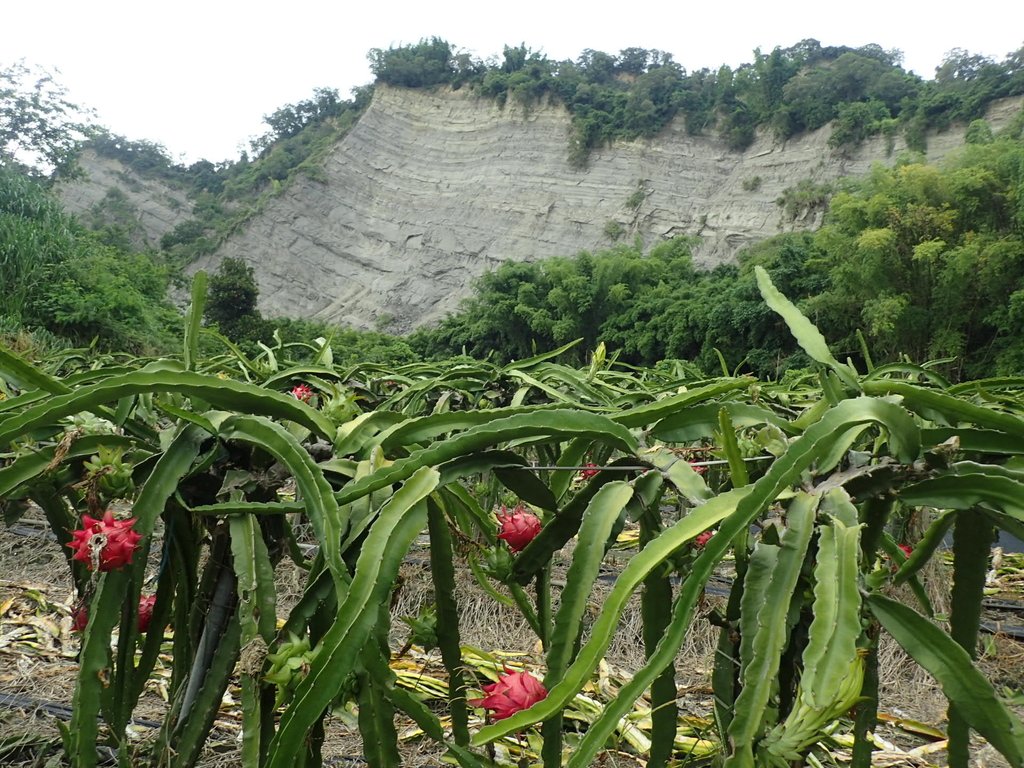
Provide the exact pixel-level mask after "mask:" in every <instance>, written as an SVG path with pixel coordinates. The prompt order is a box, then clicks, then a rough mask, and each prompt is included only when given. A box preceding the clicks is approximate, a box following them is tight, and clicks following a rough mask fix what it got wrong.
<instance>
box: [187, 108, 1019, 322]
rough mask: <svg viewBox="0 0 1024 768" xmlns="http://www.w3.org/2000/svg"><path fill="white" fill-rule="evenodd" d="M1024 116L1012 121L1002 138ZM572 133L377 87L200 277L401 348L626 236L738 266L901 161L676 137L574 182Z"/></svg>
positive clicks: (937, 146)
mask: <svg viewBox="0 0 1024 768" xmlns="http://www.w3.org/2000/svg"><path fill="white" fill-rule="evenodd" d="M1019 106H1020V101H1019V100H1016V101H1014V102H1013V103H1012V104H1003V105H1000V108H999V109H997V110H995V111H994V112H993V114H992V115H991V122H992V124H993V127H994V128H998V127H999V126H1000V125H1001V124H1003V123H1005V122H1006V120H1008V119H1009V118H1010V117H1011V116H1012V115H1013V114H1014V113H1015V111H1016V109H1019ZM569 120H570V119H569V115H568V114H567V113H566V112H565V111H564V110H563V109H561V108H560V107H557V106H546V107H538V108H534V109H530V110H526V109H524V108H522V107H521V106H518V105H509V106H507V107H506V108H505V109H500V108H499V107H498V106H496V105H495V104H494V103H493V102H491V101H489V100H485V99H479V98H476V97H474V96H473V95H472V94H470V93H467V92H450V91H443V92H438V93H427V92H423V91H408V90H400V89H393V88H378V89H377V92H376V95H375V97H374V101H373V104H372V106H371V107H370V109H369V110H368V111H367V112H366V114H365V115H364V116H363V118H362V119H361V120H360V121H359V124H358V125H357V126H356V127H355V128H353V130H352V131H351V132H350V133H349V134H348V135H347V136H346V137H345V138H344V140H342V141H341V142H340V143H339V144H338V145H337V147H336V148H335V149H334V150H333V152H332V153H331V154H330V156H329V157H328V159H327V161H326V163H325V167H324V171H325V178H326V182H320V181H313V180H310V179H302V180H300V181H299V182H297V183H295V184H293V185H292V186H291V187H290V188H289V189H288V190H287V191H286V192H285V193H284V194H282V195H281V196H279V197H277V198H274V199H273V200H271V201H270V202H268V204H267V205H266V207H265V209H264V211H263V213H262V214H261V215H260V216H259V217H258V218H256V219H253V220H252V221H251V222H250V223H249V225H248V226H247V227H246V228H245V230H244V231H242V232H240V233H239V234H237V235H236V236H234V237H233V238H232V239H231V240H229V241H228V242H227V243H226V244H225V245H224V246H223V247H222V248H221V249H220V251H218V253H217V254H215V255H214V256H213V257H211V258H210V259H207V260H205V261H204V262H203V263H202V264H199V265H197V267H198V266H201V267H204V268H207V269H212V268H215V267H216V262H217V261H218V260H219V259H220V258H223V257H225V256H233V257H240V258H243V259H245V260H246V261H248V262H249V263H251V264H252V265H253V266H254V267H255V272H256V275H257V278H258V280H259V284H260V300H261V303H262V309H263V310H264V311H265V312H267V313H268V314H272V315H276V314H282V315H292V316H294V315H300V314H301V315H306V316H311V317H315V318H320V319H323V320H333V321H340V322H343V323H346V324H349V325H352V326H354V327H358V328H372V327H374V326H376V325H384V326H387V327H389V328H391V329H393V330H400V331H406V330H409V329H411V328H413V327H415V326H417V325H420V324H423V323H428V322H431V321H435V320H437V319H439V318H441V317H442V316H444V315H445V314H446V313H448V312H450V311H452V310H453V309H455V308H456V307H457V305H458V302H459V300H460V299H461V298H462V297H464V296H466V295H467V293H468V292H469V289H470V286H471V282H472V280H473V278H475V277H476V276H478V275H480V274H481V273H482V272H484V271H485V270H487V269H491V268H494V267H496V266H497V265H498V264H500V263H501V262H503V261H529V260H534V259H541V258H544V257H549V256H557V255H572V254H575V253H577V252H579V251H581V250H594V249H602V248H607V247H609V246H610V245H611V244H612V241H611V240H610V238H609V236H608V234H607V231H608V230H609V222H613V221H614V222H617V223H618V225H619V227H620V228H621V231H622V233H623V234H622V237H623V238H625V239H626V240H627V241H632V240H633V238H635V237H636V236H638V235H639V236H640V237H641V238H642V239H643V241H644V243H645V244H648V245H649V244H651V243H654V242H657V241H658V240H661V239H663V238H666V237H670V236H673V235H681V234H688V235H699V236H700V237H701V242H700V245H699V246H698V247H697V249H696V254H695V255H696V260H697V261H698V263H702V264H713V263H717V262H721V261H723V260H727V259H730V258H732V257H734V256H735V254H736V252H737V251H738V250H739V249H740V248H742V247H743V246H745V245H748V244H750V243H752V242H756V241H758V240H762V239H764V238H766V237H769V236H771V235H774V234H777V233H778V232H781V231H783V230H786V229H793V228H806V227H809V226H811V227H813V226H816V225H817V224H818V223H819V222H818V220H817V217H818V216H819V215H820V213H818V212H817V211H815V210H813V209H812V210H807V211H803V212H799V213H800V214H802V215H798V217H797V219H796V220H795V221H785V220H783V216H782V211H781V209H780V207H779V206H778V205H777V203H776V200H777V199H778V198H779V196H780V195H781V194H782V193H783V191H784V190H785V189H787V188H788V187H791V186H793V185H795V184H797V183H798V182H799V181H801V180H804V179H809V180H812V181H814V182H816V183H823V182H829V181H833V180H835V179H836V178H838V177H840V176H844V175H849V174H859V173H863V172H865V171H867V170H868V169H869V168H870V166H871V165H872V163H874V162H878V161H887V160H889V159H890V158H894V157H895V156H896V154H898V153H899V152H900V151H901V149H902V147H901V146H900V144H899V142H898V141H897V143H896V145H895V146H894V147H893V148H892V151H889V148H888V147H887V146H886V143H885V140H884V139H882V138H878V139H875V140H872V141H869V142H867V143H865V145H864V146H863V147H861V148H860V149H859V150H858V151H857V152H855V153H853V154H852V155H851V156H844V155H841V154H838V153H836V152H833V151H832V150H831V149H830V148H829V147H828V137H829V130H828V129H827V128H825V129H822V130H820V131H816V132H814V133H811V134H808V135H804V136H800V137H797V138H795V139H791V140H789V141H786V142H777V141H775V140H774V139H773V138H772V137H771V136H770V135H767V134H762V135H761V136H760V137H759V138H758V139H757V141H756V142H755V143H754V144H753V145H752V146H751V147H750V148H749V149H748V150H746V151H745V152H743V153H735V152H730V151H729V150H728V149H727V148H726V147H725V145H724V144H723V143H722V142H720V141H718V140H717V139H716V138H713V137H694V136H690V135H688V134H687V133H686V132H685V130H684V129H683V126H682V125H681V124H675V125H672V126H670V127H669V128H668V129H667V130H666V131H664V132H663V133H662V134H661V135H659V136H658V137H657V138H656V139H653V140H650V141H637V142H632V143H620V144H617V145H615V146H614V147H611V148H608V149H604V150H601V151H599V152H595V153H594V154H593V156H592V157H591V160H590V163H589V166H588V168H587V169H585V170H576V169H574V168H572V167H570V166H569V164H568V160H567V156H568V152H567V147H568V132H569V125H570V123H569ZM962 140H963V131H962V130H951V131H948V132H947V133H945V134H941V135H938V136H933V137H930V152H929V155H930V158H931V159H933V160H934V159H937V158H938V157H941V156H942V155H944V154H946V153H947V152H948V151H950V150H951V149H953V148H954V147H957V146H959V145H960V144H961V143H962ZM638 189H640V190H642V191H643V195H644V197H643V201H642V202H641V203H640V205H639V206H638V207H637V208H636V209H635V210H634V209H633V208H632V207H631V206H630V204H629V201H630V198H631V196H632V195H634V193H635V192H636V191H637V190H638ZM635 200H636V198H634V200H633V202H635ZM613 229H614V227H613Z"/></svg>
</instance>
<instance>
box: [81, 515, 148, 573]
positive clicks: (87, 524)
mask: <svg viewBox="0 0 1024 768" xmlns="http://www.w3.org/2000/svg"><path fill="white" fill-rule="evenodd" d="M134 524H135V518H134V517H132V518H129V519H127V520H115V519H114V513H113V512H111V511H110V510H109V509H108V510H107V511H106V512H105V513H104V514H103V519H102V520H97V519H96V518H94V517H90V516H89V515H82V527H81V528H80V529H79V530H77V531H72V532H71V541H69V542H68V546H69V547H71V549H73V550H74V552H75V554H74V555H72V558H71V559H72V560H79V561H81V562H83V563H85V567H86V568H88V569H89V570H90V571H93V570H95V571H114V570H117V569H118V568H123V567H124V566H126V565H128V564H129V563H130V562H131V561H132V555H133V554H134V553H135V548H136V547H137V546H138V543H139V539H141V538H142V536H140V535H139V534H138V533H136V532H135V531H133V530H132V526H133V525H134Z"/></svg>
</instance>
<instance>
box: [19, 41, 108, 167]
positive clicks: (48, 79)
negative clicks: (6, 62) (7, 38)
mask: <svg viewBox="0 0 1024 768" xmlns="http://www.w3.org/2000/svg"><path fill="white" fill-rule="evenodd" d="M67 95H68V94H67V89H66V88H65V87H64V86H62V85H61V84H60V83H58V82H57V81H56V80H55V79H54V77H53V75H51V74H50V73H49V72H46V71H45V70H42V69H38V68H35V67H30V66H28V65H27V64H25V62H24V61H19V62H17V63H15V64H13V65H11V66H9V67H5V68H2V69H0V165H7V166H13V167H16V168H21V169H23V170H25V171H26V172H28V173H30V174H31V175H33V176H38V177H42V176H46V175H48V174H50V173H51V172H53V171H55V170H56V171H61V172H65V173H66V172H68V171H70V169H71V167H72V165H73V159H74V151H75V149H76V147H77V146H78V144H79V143H80V141H81V140H82V139H83V138H84V137H85V135H86V132H87V131H88V128H87V126H86V124H85V123H84V122H83V121H84V119H85V115H84V113H83V111H82V109H81V108H80V107H79V106H78V105H76V104H74V103H73V102H71V101H69V100H68V98H67Z"/></svg>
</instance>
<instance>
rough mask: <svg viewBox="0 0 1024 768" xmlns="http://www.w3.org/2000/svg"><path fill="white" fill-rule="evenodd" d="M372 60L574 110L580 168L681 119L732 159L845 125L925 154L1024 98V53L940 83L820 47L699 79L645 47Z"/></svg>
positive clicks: (403, 74)
mask: <svg viewBox="0 0 1024 768" xmlns="http://www.w3.org/2000/svg"><path fill="white" fill-rule="evenodd" d="M369 58H370V64H371V68H372V70H373V73H374V75H375V76H376V78H377V81H378V82H382V83H388V84H391V85H398V86H403V87H407V88H427V87H434V86H438V85H450V86H451V87H453V88H460V87H463V86H468V87H471V88H473V89H474V90H476V91H477V92H479V93H481V94H482V95H484V96H489V97H491V98H494V99H497V100H498V101H499V102H501V103H504V102H505V101H506V100H508V99H512V100H515V101H518V102H520V103H523V104H527V105H529V104H534V103H536V102H537V101H539V100H540V99H542V98H545V97H547V98H552V99H554V100H556V101H558V102H560V103H562V104H564V105H565V107H566V108H567V109H568V110H569V112H570V113H571V114H572V117H573V126H574V132H573V136H572V138H571V142H570V150H569V157H570V160H571V161H572V162H574V163H576V164H580V165H582V164H585V163H586V159H587V156H588V154H589V152H590V151H591V150H592V149H594V148H595V147H598V146H601V145H604V144H607V143H608V142H611V141H614V140H617V139H626V140H629V139H635V138H639V137H645V136H647V137H649V136H653V135H655V134H657V133H658V132H659V131H661V130H662V129H663V128H664V127H665V126H666V125H668V123H669V121H671V120H672V119H673V118H676V117H677V116H680V117H682V118H683V119H684V121H685V124H686V128H687V130H688V131H689V132H690V133H693V134H701V133H707V132H709V131H712V130H713V131H715V132H717V133H718V135H720V136H721V137H722V138H723V139H724V140H725V141H727V142H728V144H729V146H730V147H732V148H733V149H742V148H744V147H746V146H747V145H749V144H750V142H751V141H753V138H754V132H755V130H756V129H757V128H758V127H759V126H766V127H768V128H770V129H771V130H772V131H773V132H774V133H775V135H776V136H778V137H780V138H787V137H789V136H792V135H794V134H797V133H800V132H801V131H807V130H814V129H816V128H821V127H822V126H824V125H827V124H828V123H829V122H832V121H835V122H834V125H833V130H832V139H831V142H832V145H833V146H834V147H851V146H855V145H856V144H858V143H860V142H861V141H862V140H863V139H864V138H866V137H867V136H870V135H874V134H878V133H885V134H887V135H890V136H892V135H894V134H895V133H896V132H897V131H902V132H903V133H904V134H905V135H906V137H907V141H908V143H909V145H910V146H911V147H912V148H914V149H918V150H923V149H924V141H925V131H926V130H927V129H928V128H945V127H947V126H948V125H949V124H950V123H951V122H954V121H965V122H966V121H970V120H974V119H977V118H980V117H982V116H983V115H984V112H985V108H986V107H987V106H988V105H989V104H990V103H991V102H992V101H993V100H994V99H997V98H1001V97H1005V96H1013V95H1019V94H1022V93H1024V47H1022V48H1021V49H1019V50H1017V51H1015V52H1013V53H1010V54H1008V55H1007V57H1006V58H1005V59H1004V60H1003V61H1002V62H996V61H994V60H992V59H989V58H987V57H984V56H978V55H972V54H970V53H968V52H967V51H964V50H959V49H957V50H954V51H952V52H951V53H950V54H949V55H948V57H947V58H946V60H945V61H944V62H943V63H942V65H941V66H939V67H938V68H937V69H936V72H935V78H934V79H933V80H923V79H922V78H921V77H919V76H917V75H914V74H912V73H908V72H907V71H905V70H904V69H903V68H902V66H900V63H901V54H900V52H899V51H885V50H883V49H882V48H881V47H879V46H877V45H866V46H862V47H860V48H850V47H847V46H822V45H821V44H820V43H819V42H818V41H817V40H802V41H800V42H799V43H797V44H796V45H793V46H790V47H789V48H779V47H776V48H775V49H773V50H772V51H771V53H763V52H761V50H760V49H758V50H755V51H754V60H753V61H752V62H749V63H747V64H742V65H740V66H739V67H737V68H736V69H735V70H733V69H731V68H730V67H728V66H725V65H723V66H721V67H719V68H718V69H717V70H711V69H708V68H704V69H700V70H697V71H694V72H687V71H686V70H685V69H684V68H683V67H682V66H680V65H679V64H678V63H677V62H675V61H673V60H672V54H670V53H665V52H663V51H657V50H646V49H643V48H627V49H625V50H623V51H620V52H619V54H618V55H612V54H608V53H604V52H601V51H594V50H586V51H584V52H583V53H582V54H581V55H580V57H579V58H578V59H576V60H575V61H570V60H566V61H554V60H552V59H549V58H547V57H546V56H545V55H543V54H542V53H538V52H535V51H531V50H530V49H529V48H527V47H526V45H519V46H516V47H509V46H506V47H505V49H504V54H503V59H502V60H501V61H500V62H499V61H493V60H492V61H488V62H482V61H480V60H478V59H474V58H472V57H471V56H469V55H468V54H466V53H460V52H458V51H457V50H456V49H455V48H454V47H453V46H452V45H451V44H450V43H448V42H446V41H444V40H441V39H439V38H436V37H435V38H431V39H430V40H422V41H420V42H419V43H417V44H413V45H407V46H402V47H393V48H390V49H388V50H386V51H385V50H381V49H374V50H372V51H371V52H370V55H369Z"/></svg>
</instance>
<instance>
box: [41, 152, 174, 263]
mask: <svg viewBox="0 0 1024 768" xmlns="http://www.w3.org/2000/svg"><path fill="white" fill-rule="evenodd" d="M78 164H79V166H80V168H81V170H82V176H81V178H79V179H76V180H74V181H72V182H70V183H67V184H61V185H59V186H58V188H57V193H58V194H59V195H60V198H61V201H62V202H63V203H64V207H65V208H66V209H67V210H68V211H70V212H71V213H74V214H77V215H78V216H79V217H80V218H81V219H82V220H83V221H84V222H86V223H87V224H89V225H92V226H97V227H99V226H104V225H107V226H109V225H113V226H117V227H120V228H121V229H122V231H123V233H124V234H125V236H126V237H127V238H128V240H129V241H130V242H131V244H132V245H134V246H135V247H136V248H157V247H158V246H159V244H160V238H161V237H162V236H163V235H164V233H166V232H169V231H170V230H172V229H174V227H176V226H177V225H178V224H180V223H181V222H183V221H187V220H188V219H190V218H191V217H192V203H191V202H189V200H188V198H187V196H186V195H185V193H184V192H183V191H180V190H176V189H173V188H171V187H170V186H168V185H167V184H166V183H164V182H162V181H160V180H157V179H150V178H146V177H144V176H141V175H139V174H138V173H137V172H136V171H134V170H133V169H132V168H130V167H128V166H126V165H124V164H123V163H121V162H119V161H117V160H115V159H113V158H110V157H101V156H100V155H97V154H96V152H94V151H93V150H91V149H86V150H85V151H84V152H82V154H81V156H80V157H79V160H78Z"/></svg>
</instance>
